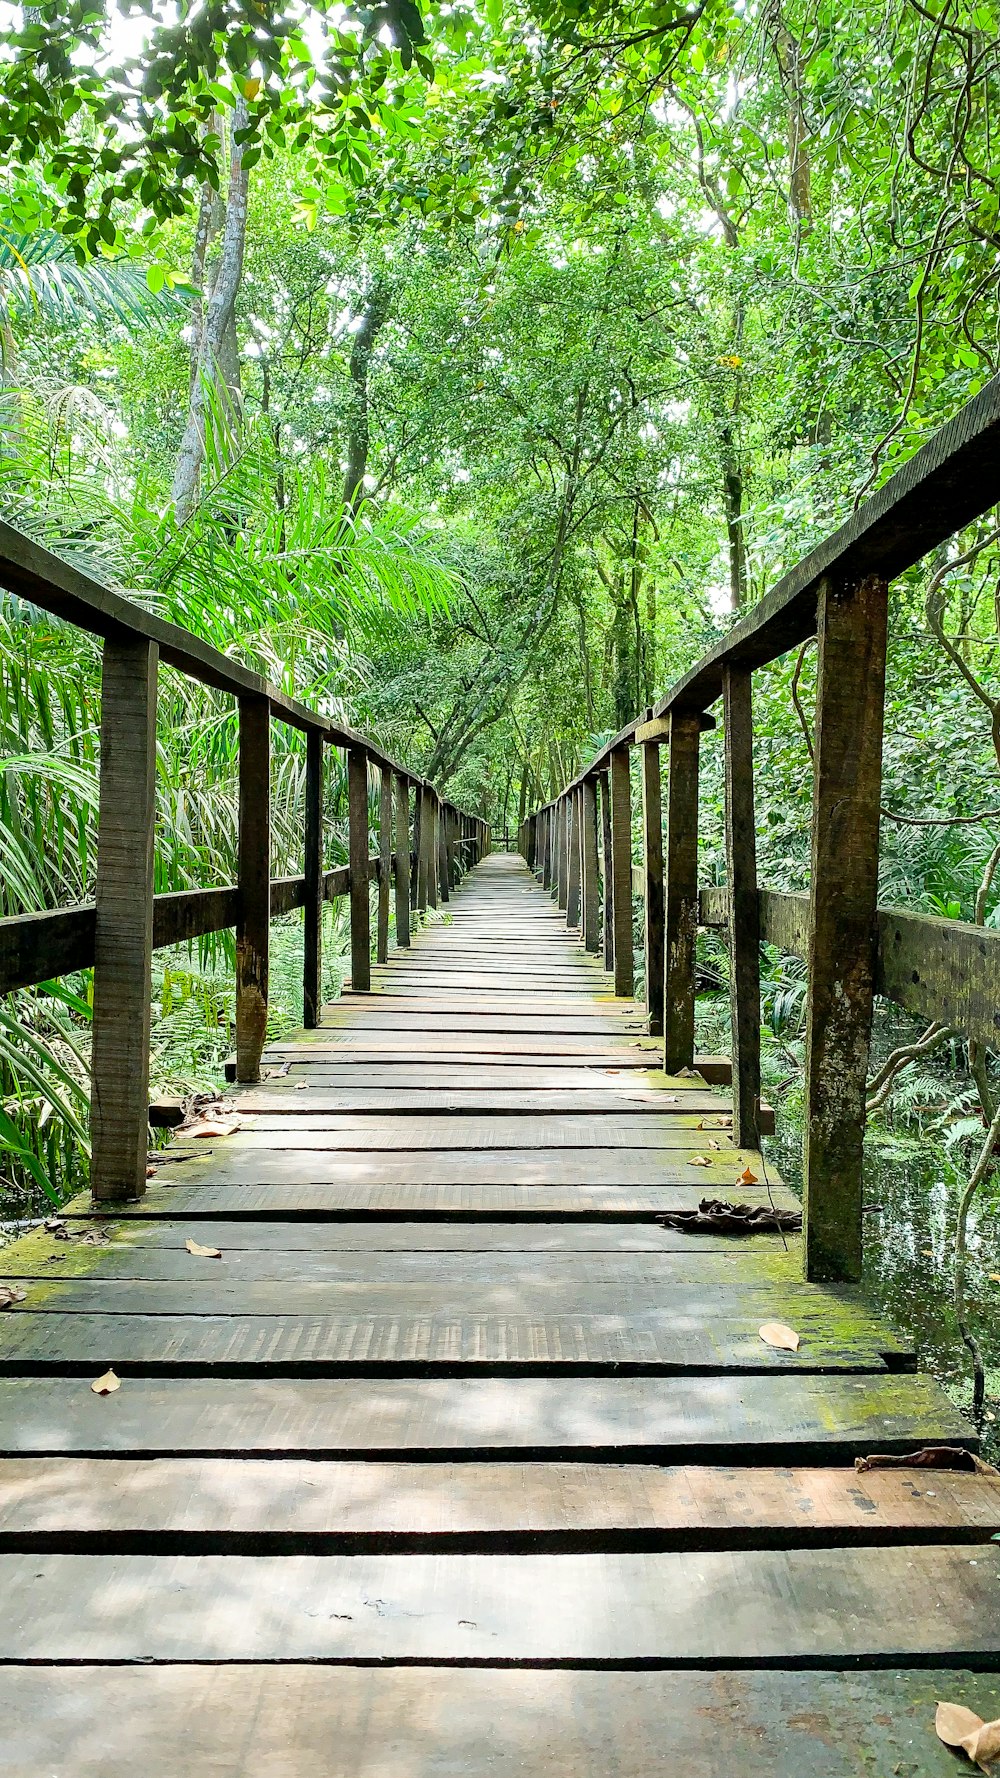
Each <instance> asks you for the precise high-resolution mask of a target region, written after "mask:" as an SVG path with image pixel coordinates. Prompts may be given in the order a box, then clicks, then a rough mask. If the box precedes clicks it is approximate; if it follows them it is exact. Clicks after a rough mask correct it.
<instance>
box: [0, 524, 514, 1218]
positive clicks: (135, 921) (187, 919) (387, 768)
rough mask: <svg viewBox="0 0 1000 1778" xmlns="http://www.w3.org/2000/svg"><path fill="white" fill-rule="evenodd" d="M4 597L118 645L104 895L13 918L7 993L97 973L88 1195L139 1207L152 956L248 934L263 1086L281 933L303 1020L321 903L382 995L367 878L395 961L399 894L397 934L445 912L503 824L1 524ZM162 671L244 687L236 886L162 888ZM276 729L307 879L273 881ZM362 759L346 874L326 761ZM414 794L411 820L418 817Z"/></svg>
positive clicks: (241, 1028)
mask: <svg viewBox="0 0 1000 1778" xmlns="http://www.w3.org/2000/svg"><path fill="white" fill-rule="evenodd" d="M0 585H2V586H4V587H6V588H7V589H8V591H10V592H12V593H15V594H17V595H18V596H19V597H21V598H24V599H27V600H30V601H31V603H32V604H33V605H37V606H40V607H41V608H42V609H43V610H46V611H50V612H53V613H55V614H56V615H57V616H58V617H61V618H64V619H66V620H68V621H69V622H71V623H73V624H76V625H77V626H78V627H79V628H81V629H84V630H87V631H89V632H90V633H91V634H93V635H97V636H101V637H103V639H104V649H103V668H102V680H101V763H100V805H99V815H98V845H97V883H96V899H95V901H94V902H93V903H87V904H83V905H80V906H78V907H71V908H65V909H58V910H55V911H50V912H46V913H38V914H20V915H16V916H14V917H13V918H10V919H3V920H0V993H9V992H11V991H12V990H13V989H15V988H24V987H28V986H30V985H31V984H32V983H36V982H44V981H49V980H51V979H52V978H54V977H56V976H59V975H63V974H66V973H67V972H69V971H73V970H77V969H86V968H89V967H90V966H91V965H92V966H93V969H94V1006H93V1043H92V1061H91V1070H92V1085H91V1143H92V1161H91V1183H92V1188H93V1192H94V1196H95V1198H98V1199H101V1200H104V1201H115V1200H123V1199H129V1198H138V1197H141V1196H142V1194H143V1192H144V1191H145V1189H146V1158H147V1148H148V1110H149V1107H148V1100H149V1040H150V972H151V961H152V952H153V950H154V949H157V948H158V947H160V946H166V945H173V944H178V943H180V942H182V941H184V940H187V939H193V938H198V937H200V936H202V935H203V934H206V933H210V932H219V931H222V930H224V929H225V928H227V927H235V929H236V1078H237V1079H238V1080H240V1081H247V1082H252V1081H255V1080H258V1079H259V1078H260V1057H261V1051H262V1049H263V1045H264V1036H265V1030H266V1024H267V1005H268V938H269V932H268V929H269V922H270V920H271V919H272V918H274V917H275V916H276V915H278V914H284V913H287V912H288V911H289V910H291V909H292V908H297V907H301V908H303V909H304V918H305V942H304V965H303V1007H304V1018H305V1023H306V1025H308V1026H315V1025H316V1024H317V1023H318V1021H319V1015H320V998H321V996H320V983H321V963H322V956H321V945H322V909H323V903H324V901H325V900H327V901H331V900H333V899H335V898H336V897H337V896H340V895H347V896H349V897H350V929H351V985H352V988H353V989H354V991H355V992H358V991H361V992H364V991H366V990H368V989H369V988H370V986H371V950H372V942H371V941H372V934H371V901H370V887H369V886H370V883H371V882H372V880H373V879H374V880H376V881H377V883H378V901H377V913H376V934H375V950H376V957H377V959H378V961H380V962H384V961H385V958H386V955H387V952H388V942H389V903H390V892H391V891H392V890H394V894H395V924H396V940H397V943H398V944H400V945H408V944H409V942H410V925H411V918H410V917H411V910H412V909H416V910H418V911H421V912H422V911H424V910H426V908H427V907H428V905H430V906H432V907H433V906H436V905H437V903H438V900H439V899H441V900H444V901H447V899H448V896H449V892H450V889H451V887H452V886H454V884H455V883H456V882H457V880H458V877H459V875H460V874H461V872H462V870H463V869H464V868H466V867H467V866H468V865H471V864H475V863H476V862H477V861H478V859H479V858H480V857H481V856H482V855H483V854H484V853H485V852H486V851H488V849H489V844H490V837H489V829H488V827H487V824H486V823H485V821H483V820H482V819H481V818H480V817H479V816H476V815H470V814H468V813H466V812H464V811H463V810H461V809H459V808H457V807H456V806H455V804H453V803H451V802H448V801H447V800H445V799H443V798H441V797H440V796H439V795H438V793H437V791H436V790H435V789H434V787H433V785H431V784H429V783H427V782H426V780H424V779H422V778H420V777H418V776H417V775H416V774H415V773H413V772H411V771H409V770H407V768H406V767H404V766H401V765H398V764H397V763H396V762H395V761H394V760H392V759H391V758H390V757H389V756H388V755H387V754H385V753H383V752H382V750H381V749H380V748H379V747H378V746H377V745H376V744H375V742H374V741H371V740H369V739H368V737H367V736H365V735H361V734H358V733H357V732H356V731H355V730H354V729H351V728H347V727H345V726H344V725H343V724H338V723H334V722H331V721H330V719H329V718H328V717H326V716H322V715H318V714H317V713H316V712H315V711H313V710H310V709H308V708H307V707H306V706H305V705H304V704H300V703H298V702H297V701H296V700H295V699H294V698H290V697H288V696H287V695H286V694H285V693H284V692H282V691H281V690H280V689H279V688H278V687H277V686H275V685H271V684H269V683H268V681H267V680H265V679H262V678H261V677H260V676H259V675H258V674H256V673H253V672H251V671H250V670H249V669H248V668H246V667H243V666H241V665H240V664H239V663H238V662H236V661H232V660H230V659H229V658H228V657H227V656H226V655H224V654H222V653H221V652H220V651H219V650H217V649H215V648H212V647H211V646H210V645H209V644H208V643H205V642H202V641H201V640H200V639H199V638H198V637H197V636H195V635H193V634H191V633H190V632H189V631H187V630H185V629H183V628H181V627H180V626H179V625H176V624H172V623H168V622H166V621H164V620H163V619H162V618H159V617H156V616H155V615H153V614H152V613H150V612H148V611H146V610H144V609H143V608H142V607H141V606H138V605H135V604H133V603H132V602H131V601H129V600H128V599H125V598H123V597H122V596H121V595H120V594H118V593H115V592H112V591H111V590H110V589H109V588H108V587H105V586H103V585H101V583H100V582H98V581H95V580H92V579H91V578H90V577H89V576H87V575H84V574H81V573H80V572H79V571H77V570H76V569H74V568H72V567H71V566H70V565H69V564H67V563H66V562H64V561H62V560H61V559H60V558H59V557H58V556H55V555H53V554H52V553H51V552H50V551H48V550H46V549H43V548H42V547H40V546H39V545H38V544H35V543H33V542H31V541H30V540H29V539H28V538H26V537H24V536H22V535H21V533H20V532H18V531H15V530H13V529H12V528H11V527H10V526H7V525H3V524H0ZM160 661H166V662H168V663H169V664H170V665H171V666H173V667H177V668H179V669H180V671H181V672H182V673H185V674H187V675H188V677H190V678H192V679H196V680H200V681H201V682H202V683H204V684H206V685H211V686H214V687H215V688H216V689H217V690H220V691H223V692H228V693H231V694H232V695H233V696H234V697H235V698H236V700H237V704H238V710H239V815H238V826H239V832H238V844H237V858H238V867H237V882H236V883H235V884H231V885H225V886H222V887H219V888H212V889H191V890H186V891H182V892H180V893H176V894H169V895H154V893H153V834H154V820H155V766H156V701H157V672H158V666H159V662H160ZM272 719H273V720H275V721H278V722H284V723H287V724H289V725H290V726H291V727H293V728H296V729H299V730H301V731H302V732H303V733H304V734H305V736H306V795H305V834H304V872H303V875H302V876H300V877H282V878H278V879H276V880H272V878H271V871H270V856H271V783H270V729H271V722H272ZM328 746H333V747H339V748H343V749H344V750H345V752H346V755H347V772H348V827H349V863H348V865H347V866H346V867H342V868H340V869H338V870H329V871H327V870H324V868H323V773H324V749H325V748H326V747H328ZM373 768H374V770H375V771H376V772H377V773H378V774H379V786H380V799H379V828H378V830H379V851H378V853H377V854H376V855H375V856H374V857H373V856H371V855H370V853H369V816H368V792H369V773H370V771H371V770H372V769H373ZM411 792H413V810H412V817H411Z"/></svg>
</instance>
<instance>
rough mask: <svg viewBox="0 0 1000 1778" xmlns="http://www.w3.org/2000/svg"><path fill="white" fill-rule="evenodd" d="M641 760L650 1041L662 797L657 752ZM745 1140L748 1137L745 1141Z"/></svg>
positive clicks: (659, 925)
mask: <svg viewBox="0 0 1000 1778" xmlns="http://www.w3.org/2000/svg"><path fill="white" fill-rule="evenodd" d="M641 757H642V846H643V853H642V871H643V910H644V933H645V973H646V1013H647V1015H648V1019H649V1034H650V1036H651V1037H661V1036H662V1035H663V971H664V950H663V946H664V927H663V916H664V894H663V793H662V789H661V785H660V748H659V743H658V742H656V741H647V742H646V743H645V744H644V745H643V747H642V750H641ZM745 1140H749V1137H747V1138H745Z"/></svg>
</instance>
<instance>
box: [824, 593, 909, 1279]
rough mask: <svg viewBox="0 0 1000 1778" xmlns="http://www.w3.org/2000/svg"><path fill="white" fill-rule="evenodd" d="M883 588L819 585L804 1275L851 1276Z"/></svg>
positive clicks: (857, 1238)
mask: <svg viewBox="0 0 1000 1778" xmlns="http://www.w3.org/2000/svg"><path fill="white" fill-rule="evenodd" d="M887 592H888V589H887V586H886V583H885V581H883V580H880V579H878V578H877V577H876V576H874V575H871V576H868V577H866V578H865V579H863V580H860V581H855V582H847V583H846V584H845V583H843V582H838V581H834V580H832V579H827V580H825V581H823V582H822V583H821V585H820V589H819V600H818V609H817V629H818V637H819V662H818V682H817V688H816V763H815V767H814V775H813V832H812V880H811V885H810V898H809V899H810V908H809V998H808V1002H807V1007H806V1105H805V1143H804V1147H805V1155H804V1160H805V1170H804V1184H805V1192H804V1198H805V1201H804V1205H803V1226H804V1232H805V1271H806V1277H807V1278H815V1279H823V1280H838V1281H839V1280H846V1281H850V1280H854V1279H857V1278H859V1277H860V1275H861V1193H862V1144H863V1139H864V1126H865V1080H866V1078H867V1073H868V1049H869V1043H870V1039H871V1021H872V1000H873V995H874V981H875V931H876V924H875V923H876V895H877V884H878V836H879V801H880V798H881V789H882V725H883V718H884V704H885V649H886V621H887Z"/></svg>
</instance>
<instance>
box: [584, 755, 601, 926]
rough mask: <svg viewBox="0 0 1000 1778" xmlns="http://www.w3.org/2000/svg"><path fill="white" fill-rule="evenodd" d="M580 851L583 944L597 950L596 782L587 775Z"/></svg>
mask: <svg viewBox="0 0 1000 1778" xmlns="http://www.w3.org/2000/svg"><path fill="white" fill-rule="evenodd" d="M580 810H581V813H580V826H581V852H582V858H583V865H582V875H583V943H584V948H585V949H586V950H588V951H592V952H594V953H596V952H598V951H599V950H600V948H601V931H600V921H599V917H598V909H599V900H598V897H599V887H600V886H599V883H598V877H597V784H596V780H595V779H593V778H585V779H584V781H583V783H582V784H581V786H580Z"/></svg>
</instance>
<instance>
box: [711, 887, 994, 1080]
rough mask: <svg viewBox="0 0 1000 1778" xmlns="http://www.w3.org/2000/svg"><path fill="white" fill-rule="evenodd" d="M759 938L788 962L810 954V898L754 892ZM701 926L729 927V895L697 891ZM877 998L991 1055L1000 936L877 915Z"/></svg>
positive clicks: (893, 911)
mask: <svg viewBox="0 0 1000 1778" xmlns="http://www.w3.org/2000/svg"><path fill="white" fill-rule="evenodd" d="M758 896H759V902H760V936H761V939H762V940H763V942H764V943H765V944H770V945H774V946H775V948H776V949H777V950H779V951H786V952H788V953H789V954H790V955H791V956H793V957H807V956H808V954H809V897H808V895H802V894H782V893H779V892H778V891H777V890H774V889H761V890H759V891H758ZM698 901H699V909H698V917H699V922H700V924H701V925H702V926H708V927H722V928H725V927H727V926H728V923H729V891H728V889H725V888H707V889H702V890H701V891H700V894H699V897H698ZM875 992H876V994H880V995H882V997H883V999H885V1000H891V1001H893V1002H894V1004H895V1005H896V1006H901V1007H903V1009H904V1011H906V1012H908V1013H912V1015H913V1017H914V1018H917V1019H923V1020H925V1021H926V1022H927V1023H928V1024H930V1023H931V1022H932V1021H936V1022H938V1023H939V1024H942V1025H946V1026H947V1027H948V1028H949V1030H952V1031H955V1032H957V1033H959V1034H961V1035H962V1036H963V1037H969V1038H974V1039H975V1040H976V1041H977V1042H979V1043H984V1044H987V1045H991V1046H993V1047H994V1048H995V1047H996V1045H997V1043H998V1042H1000V932H994V931H993V930H992V929H991V928H988V927H983V926H973V925H972V924H971V923H970V922H969V921H965V920H941V919H938V917H937V916H936V915H934V914H914V913H911V912H910V911H909V910H908V909H906V908H893V907H880V908H879V910H878V915H877V921H876V956H875Z"/></svg>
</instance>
